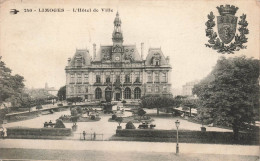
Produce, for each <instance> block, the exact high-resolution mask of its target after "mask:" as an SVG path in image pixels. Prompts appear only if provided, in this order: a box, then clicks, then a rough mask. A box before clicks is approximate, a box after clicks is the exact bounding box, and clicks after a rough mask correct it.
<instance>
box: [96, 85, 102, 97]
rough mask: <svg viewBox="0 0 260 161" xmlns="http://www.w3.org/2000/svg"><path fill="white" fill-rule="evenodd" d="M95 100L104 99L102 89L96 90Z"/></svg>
mask: <svg viewBox="0 0 260 161" xmlns="http://www.w3.org/2000/svg"><path fill="white" fill-rule="evenodd" d="M95 98H96V99H100V98H102V91H101V89H100V88H96V90H95Z"/></svg>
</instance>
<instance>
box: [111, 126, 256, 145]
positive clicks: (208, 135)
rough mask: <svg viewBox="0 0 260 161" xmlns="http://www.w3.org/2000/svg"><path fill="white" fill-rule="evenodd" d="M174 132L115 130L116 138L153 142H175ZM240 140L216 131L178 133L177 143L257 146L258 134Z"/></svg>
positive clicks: (241, 137) (245, 136)
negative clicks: (142, 139)
mask: <svg viewBox="0 0 260 161" xmlns="http://www.w3.org/2000/svg"><path fill="white" fill-rule="evenodd" d="M176 135H177V131H176V130H158V129H136V130H133V129H123V130H117V131H116V136H118V137H132V138H137V140H140V138H144V141H153V139H154V140H158V139H159V140H160V139H161V140H171V141H176ZM239 137H240V140H239V141H236V142H235V141H233V133H232V132H216V131H207V132H201V131H189V130H180V131H179V141H180V142H186V143H224V144H225V143H227V144H228V143H232V144H233V143H238V144H259V134H256V133H240V134H239Z"/></svg>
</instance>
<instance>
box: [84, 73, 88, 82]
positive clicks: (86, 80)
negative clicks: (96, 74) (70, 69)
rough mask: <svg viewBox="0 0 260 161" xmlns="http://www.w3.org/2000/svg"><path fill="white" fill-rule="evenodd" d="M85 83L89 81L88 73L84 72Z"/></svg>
mask: <svg viewBox="0 0 260 161" xmlns="http://www.w3.org/2000/svg"><path fill="white" fill-rule="evenodd" d="M84 83H88V74H84Z"/></svg>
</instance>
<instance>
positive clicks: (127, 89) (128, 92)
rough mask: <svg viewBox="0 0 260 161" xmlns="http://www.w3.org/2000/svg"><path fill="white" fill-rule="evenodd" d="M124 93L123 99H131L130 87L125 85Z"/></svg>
mask: <svg viewBox="0 0 260 161" xmlns="http://www.w3.org/2000/svg"><path fill="white" fill-rule="evenodd" d="M124 94H125V99H131V89H130V88H128V87H127V88H126V89H125V92H124Z"/></svg>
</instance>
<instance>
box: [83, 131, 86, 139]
mask: <svg viewBox="0 0 260 161" xmlns="http://www.w3.org/2000/svg"><path fill="white" fill-rule="evenodd" d="M83 138H84V140H86V132H85V131H83Z"/></svg>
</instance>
